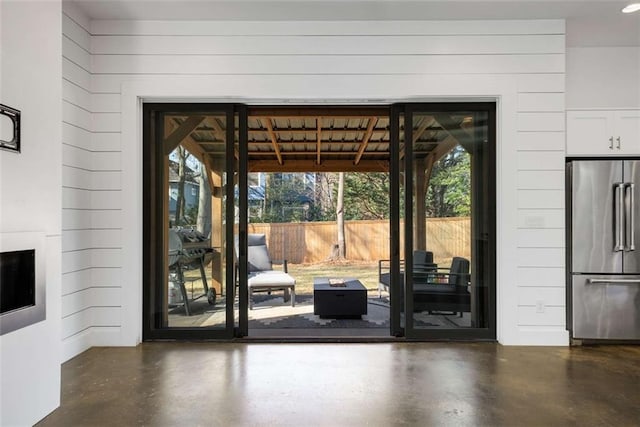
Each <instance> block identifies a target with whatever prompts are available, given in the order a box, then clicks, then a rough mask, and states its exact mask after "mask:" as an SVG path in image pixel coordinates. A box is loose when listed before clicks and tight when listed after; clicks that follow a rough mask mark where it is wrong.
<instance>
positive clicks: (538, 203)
mask: <svg viewBox="0 0 640 427" xmlns="http://www.w3.org/2000/svg"><path fill="white" fill-rule="evenodd" d="M518 208H520V209H564V191H563V190H519V191H518Z"/></svg>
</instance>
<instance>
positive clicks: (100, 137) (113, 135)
mask: <svg viewBox="0 0 640 427" xmlns="http://www.w3.org/2000/svg"><path fill="white" fill-rule="evenodd" d="M94 96H96V95H94ZM119 97H120V95H118V98H119ZM91 144H92V145H93V149H94V150H95V151H120V148H121V146H120V132H100V133H94V134H92V135H91Z"/></svg>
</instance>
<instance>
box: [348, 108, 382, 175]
mask: <svg viewBox="0 0 640 427" xmlns="http://www.w3.org/2000/svg"><path fill="white" fill-rule="evenodd" d="M376 123H378V119H377V118H376V117H371V118H369V125H368V126H367V132H366V133H365V134H364V138H362V142H361V143H360V148H359V149H358V153H357V154H356V159H355V160H354V162H353V164H354V165H356V166H357V165H358V163H360V159H362V154H363V153H364V150H366V149H367V145H368V144H369V140H370V139H371V135H373V128H374V127H375V126H376Z"/></svg>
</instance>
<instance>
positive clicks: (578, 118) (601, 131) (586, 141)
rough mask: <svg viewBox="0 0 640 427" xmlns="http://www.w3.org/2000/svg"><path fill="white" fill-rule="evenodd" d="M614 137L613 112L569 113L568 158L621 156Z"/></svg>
mask: <svg viewBox="0 0 640 427" xmlns="http://www.w3.org/2000/svg"><path fill="white" fill-rule="evenodd" d="M613 136H614V134H613V112H611V111H567V155H568V156H589V155H591V156H602V155H612V154H621V153H620V149H618V148H617V147H616V145H615V141H614V140H613V139H611V138H613Z"/></svg>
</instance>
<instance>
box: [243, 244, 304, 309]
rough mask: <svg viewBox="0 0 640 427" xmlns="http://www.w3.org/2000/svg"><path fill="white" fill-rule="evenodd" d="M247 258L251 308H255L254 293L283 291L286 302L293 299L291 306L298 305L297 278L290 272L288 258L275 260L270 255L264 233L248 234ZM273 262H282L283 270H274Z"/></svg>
mask: <svg viewBox="0 0 640 427" xmlns="http://www.w3.org/2000/svg"><path fill="white" fill-rule="evenodd" d="M247 260H248V264H249V265H248V270H249V277H248V280H247V285H248V287H249V309H253V298H252V296H253V293H254V292H269V293H271V292H272V291H280V290H281V291H283V293H284V297H283V298H284V302H287V301H289V299H291V307H295V305H296V291H295V288H296V279H294V278H293V277H291V276H290V275H289V273H288V268H287V260H283V261H280V262H279V261H275V260H272V259H271V257H270V256H269V251H268V250H267V239H266V236H265V235H264V234H249V235H248V236H247ZM273 264H282V265H283V270H274V269H273Z"/></svg>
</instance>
